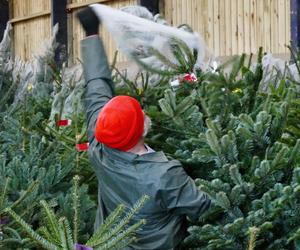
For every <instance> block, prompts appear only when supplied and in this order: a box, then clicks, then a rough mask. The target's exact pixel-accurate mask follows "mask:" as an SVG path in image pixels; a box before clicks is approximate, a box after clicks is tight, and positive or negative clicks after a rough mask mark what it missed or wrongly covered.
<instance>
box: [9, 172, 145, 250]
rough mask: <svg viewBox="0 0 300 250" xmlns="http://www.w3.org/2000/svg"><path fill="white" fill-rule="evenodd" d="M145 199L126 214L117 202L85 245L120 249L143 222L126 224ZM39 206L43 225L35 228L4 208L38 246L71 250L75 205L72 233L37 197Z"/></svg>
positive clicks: (74, 239) (98, 249)
mask: <svg viewBox="0 0 300 250" xmlns="http://www.w3.org/2000/svg"><path fill="white" fill-rule="evenodd" d="M78 181H79V177H78V176H75V177H74V183H75V184H74V193H73V199H74V203H76V204H79V194H78V190H79V187H78ZM147 199H148V197H147V196H144V197H142V198H141V199H140V200H139V201H137V203H136V204H135V205H134V207H133V208H132V209H131V210H130V211H129V212H128V213H125V207H124V206H122V205H120V206H119V207H118V208H117V209H116V210H115V211H114V212H112V214H111V215H110V216H109V217H108V218H107V219H106V221H105V222H104V224H103V225H102V227H100V228H99V229H98V230H97V231H96V232H95V234H94V235H93V236H92V237H91V238H90V239H89V240H88V242H87V243H86V245H87V246H91V247H93V249H96V250H102V249H120V248H122V247H124V246H126V245H127V244H128V243H129V242H131V241H132V240H134V238H133V237H132V235H133V233H134V232H135V231H136V230H137V229H139V228H140V227H141V226H142V225H143V224H145V221H144V220H141V221H138V222H136V223H134V224H132V225H130V222H131V219H132V217H133V216H134V214H135V213H137V212H138V211H139V210H140V209H141V207H142V206H143V204H144V203H145V202H146V200H147ZM40 205H41V207H42V209H43V226H41V227H40V228H39V229H38V230H37V231H34V230H33V229H32V227H31V226H30V225H29V224H28V223H26V222H25V221H24V220H23V219H22V218H21V217H20V216H19V215H18V214H16V213H15V212H14V211H13V210H12V209H11V208H6V209H5V212H6V213H8V214H9V215H10V216H12V217H13V218H14V220H15V221H16V222H17V223H18V224H19V225H20V227H21V228H22V229H23V230H24V231H25V232H26V234H27V235H28V236H29V237H30V238H31V239H32V240H33V241H34V242H35V243H36V244H38V245H39V246H40V247H42V249H49V250H55V249H56V250H73V249H74V246H75V244H76V243H77V239H78V233H79V231H78V224H79V223H80V221H79V220H78V214H79V213H80V212H79V206H74V224H75V225H74V230H73V233H72V230H71V226H70V223H69V221H68V220H67V218H66V217H61V218H58V217H57V216H56V215H55V213H54V211H53V210H52V209H51V208H50V206H49V204H48V203H47V202H46V201H45V200H41V201H40Z"/></svg>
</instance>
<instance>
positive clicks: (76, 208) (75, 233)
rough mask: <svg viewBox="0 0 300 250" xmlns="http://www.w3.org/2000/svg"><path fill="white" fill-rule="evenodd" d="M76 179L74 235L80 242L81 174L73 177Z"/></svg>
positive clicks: (76, 240) (75, 239)
mask: <svg viewBox="0 0 300 250" xmlns="http://www.w3.org/2000/svg"><path fill="white" fill-rule="evenodd" d="M73 180H74V192H73V209H74V218H73V227H74V230H73V237H74V242H78V232H79V209H80V203H79V188H78V185H79V176H78V175H76V176H74V178H73Z"/></svg>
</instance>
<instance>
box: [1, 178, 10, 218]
mask: <svg viewBox="0 0 300 250" xmlns="http://www.w3.org/2000/svg"><path fill="white" fill-rule="evenodd" d="M9 181H10V178H6V181H5V184H4V188H3V190H2V192H1V194H0V215H1V209H2V208H3V207H4V202H5V198H6V194H7V188H8V184H9Z"/></svg>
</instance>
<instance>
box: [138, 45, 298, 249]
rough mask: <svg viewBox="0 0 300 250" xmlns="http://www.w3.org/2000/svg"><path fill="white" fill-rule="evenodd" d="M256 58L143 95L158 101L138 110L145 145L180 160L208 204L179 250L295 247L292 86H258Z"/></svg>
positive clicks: (295, 161)
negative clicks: (144, 121)
mask: <svg viewBox="0 0 300 250" xmlns="http://www.w3.org/2000/svg"><path fill="white" fill-rule="evenodd" d="M181 50H184V49H183V48H182V49H181ZM262 57H263V53H262V49H260V51H259V53H258V61H257V63H256V64H255V67H253V66H252V65H251V58H250V60H249V62H248V63H246V62H245V61H246V57H245V55H242V56H241V57H238V58H235V59H233V60H232V61H231V62H230V63H227V64H226V65H224V66H223V65H221V66H220V67H219V68H218V69H217V71H216V72H204V71H201V70H199V71H197V72H196V73H197V78H198V81H197V82H193V83H190V82H183V83H182V84H181V85H180V86H179V87H178V88H176V89H172V88H170V87H167V86H164V87H165V90H164V95H163V96H161V89H159V90H158V89H156V88H148V90H147V91H146V93H145V95H148V96H149V97H151V96H155V94H152V95H150V94H149V93H160V96H161V98H160V99H159V101H158V104H156V105H155V101H156V100H154V99H152V101H151V100H147V102H146V104H147V103H151V105H149V104H148V105H145V106H144V109H145V110H146V112H147V113H148V114H150V116H151V118H152V121H153V124H154V126H153V130H152V133H151V134H150V138H149V139H148V141H149V142H150V143H151V144H152V145H157V148H158V149H162V150H164V151H165V152H166V153H167V154H168V155H170V156H173V157H175V158H177V159H180V160H181V162H182V163H183V164H184V167H185V169H186V171H187V172H188V173H189V174H190V175H191V176H192V177H193V178H195V179H196V184H197V185H198V186H199V188H200V189H201V190H203V191H205V192H207V193H208V194H209V195H210V196H211V197H212V199H213V207H212V209H211V210H209V211H208V212H207V213H206V214H204V215H203V216H202V217H201V218H199V221H198V222H197V223H196V224H194V225H190V227H189V233H190V235H189V236H188V237H187V238H186V239H185V241H184V244H183V247H184V248H186V249H247V248H248V249H254V248H255V249H264V250H265V249H291V248H293V247H298V246H299V227H300V224H299V222H298V221H296V220H297V219H296V218H299V215H298V213H299V202H300V199H299V196H298V195H297V193H298V189H299V180H298V179H297V174H298V168H299V166H300V165H299V164H300V154H299V152H300V148H299V147H300V136H299V133H298V130H299V128H298V125H299V124H300V120H299V112H300V109H299V88H298V85H299V83H298V82H295V80H291V79H290V78H289V77H286V76H285V75H280V76H279V75H278V77H281V78H280V79H279V80H278V77H277V80H276V81H278V82H279V84H277V82H276V83H275V82H274V83H273V82H269V83H268V85H267V86H265V85H264V86H261V84H262V79H263V75H264V73H265V72H264V71H263V67H262ZM176 58H177V59H178V62H180V65H182V66H184V64H185V62H183V61H181V60H180V56H179V57H178V55H177V57H176ZM186 58H187V57H186ZM192 65H193V61H191V62H190V66H191V67H192ZM181 69H187V67H186V68H184V67H182V68H181ZM149 70H152V69H151V67H150V68H149ZM153 72H154V73H157V72H156V71H155V70H153ZM182 72H184V71H180V73H182ZM185 72H186V73H187V72H189V71H185ZM166 73H167V74H168V73H169V72H166ZM167 74H165V75H167ZM177 74H179V71H178V72H177ZM171 80H172V78H170V77H169V81H171ZM264 84H265V83H264ZM147 92H148V93H147ZM157 148H156V149H157Z"/></svg>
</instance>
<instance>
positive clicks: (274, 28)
mask: <svg viewBox="0 0 300 250" xmlns="http://www.w3.org/2000/svg"><path fill="white" fill-rule="evenodd" d="M277 2H278V1H277V0H270V12H269V15H270V20H271V23H270V25H271V42H270V52H271V53H278V15H277V6H278V4H277Z"/></svg>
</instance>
